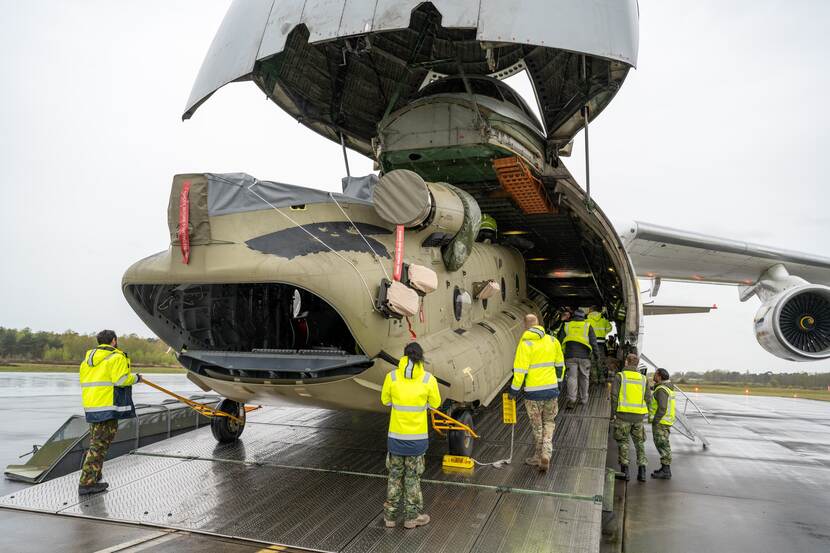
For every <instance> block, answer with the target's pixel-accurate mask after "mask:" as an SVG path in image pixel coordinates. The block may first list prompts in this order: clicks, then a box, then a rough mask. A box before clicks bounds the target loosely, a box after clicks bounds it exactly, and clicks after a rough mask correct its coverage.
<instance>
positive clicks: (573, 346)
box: [558, 315, 599, 359]
mask: <svg viewBox="0 0 830 553" xmlns="http://www.w3.org/2000/svg"><path fill="white" fill-rule="evenodd" d="M584 320H586V319H585V317H584V316H583V317H579V316H577V315H574V316H573V317H572V318H571V321H584ZM558 338H559V343H560V344H562V345H563V346H564V347H565V359H590V358H591V350H590V349H588V348H587V347H585V346H584V345H582V344H580V343H579V342H568V343H567V344H565V343H564V341H565V325H564V324H563V325H562V328H561V329H560V330H559V336H558ZM588 341H589V342H590V343H591V347H592V348H594V351H597V350H598V347H599V346H598V345H597V335H596V334H594V329H593V328H591V329H589V330H588Z"/></svg>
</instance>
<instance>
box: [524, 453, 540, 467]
mask: <svg viewBox="0 0 830 553" xmlns="http://www.w3.org/2000/svg"><path fill="white" fill-rule="evenodd" d="M525 464H526V465H530V466H531V467H538V466H539V456H538V455H534V456H533V457H528V458H527V459H525Z"/></svg>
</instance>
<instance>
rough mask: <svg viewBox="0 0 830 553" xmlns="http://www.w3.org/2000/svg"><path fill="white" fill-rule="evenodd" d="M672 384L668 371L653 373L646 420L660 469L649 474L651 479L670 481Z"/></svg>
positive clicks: (673, 414)
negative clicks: (649, 424)
mask: <svg viewBox="0 0 830 553" xmlns="http://www.w3.org/2000/svg"><path fill="white" fill-rule="evenodd" d="M674 393H675V392H674V384H672V382H671V380H670V379H669V371H667V370H666V369H657V372H655V373H654V394H653V396H652V399H651V401H650V402H649V405H648V420H649V422H650V423H651V434H652V436H653V437H654V447H656V448H657V452H658V453H660V468H659V469H658V470H655V471H654V472H652V473H651V477H652V478H659V479H662V480H671V442H669V434H670V433H671V427H672V426H673V425H674V420H675V416H676V412H675V398H674Z"/></svg>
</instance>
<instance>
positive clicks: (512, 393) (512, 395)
mask: <svg viewBox="0 0 830 553" xmlns="http://www.w3.org/2000/svg"><path fill="white" fill-rule="evenodd" d="M507 396H508V397H509V398H510V399H512V400H514V401H515V400H516V398H517V397H519V392H517V391H516V390H514V389H513V388H508V389H507Z"/></svg>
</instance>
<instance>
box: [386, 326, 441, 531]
mask: <svg viewBox="0 0 830 553" xmlns="http://www.w3.org/2000/svg"><path fill="white" fill-rule="evenodd" d="M403 353H404V356H403V357H401V360H400V362H399V363H398V368H397V369H395V370H394V371H392V372H390V373H388V374H387V375H386V379H385V380H384V381H383V389H382V390H381V395H380V400H381V402H382V403H383V404H384V405H386V406H388V407H391V408H392V412H391V413H390V416H389V436H388V439H387V447H388V449H389V452H388V453H387V455H386V468H387V469H388V470H389V481H388V485H387V490H386V502H385V503H384V504H383V520H384V523H385V525H386V527H387V528H394V527H395V525H396V521H397V518H398V512H399V509H400V502H401V500H403V503H404V523H403V526H404V528H407V529H411V528H417V527H418V526H423V525H425V524H429V515H428V514H426V513H424V512H423V510H424V499H423V496H422V495H421V474H423V472H424V453H426V450H427V447H428V446H429V426H428V424H427V411H428V410H429V408H430V407H431V408H433V409H437V408H438V407H439V406H440V405H441V394H440V392H439V391H438V380H437V379H436V378H435V377H434V376H433V375H432V373H429V372H427V371H425V370H424V350H423V348H421V345H420V344H419V343H418V342H410V343H409V344H407V345H406V347H405V348H404V350H403Z"/></svg>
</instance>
